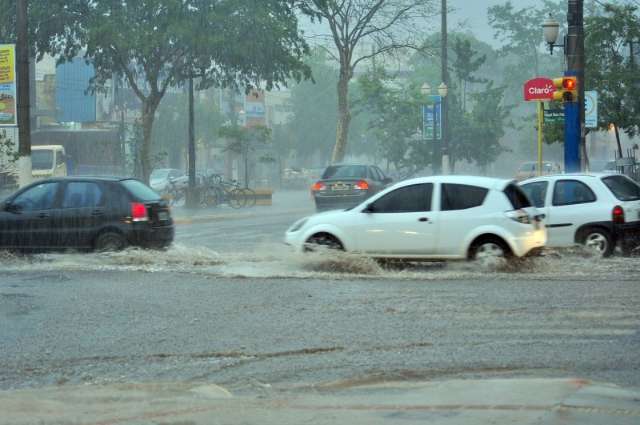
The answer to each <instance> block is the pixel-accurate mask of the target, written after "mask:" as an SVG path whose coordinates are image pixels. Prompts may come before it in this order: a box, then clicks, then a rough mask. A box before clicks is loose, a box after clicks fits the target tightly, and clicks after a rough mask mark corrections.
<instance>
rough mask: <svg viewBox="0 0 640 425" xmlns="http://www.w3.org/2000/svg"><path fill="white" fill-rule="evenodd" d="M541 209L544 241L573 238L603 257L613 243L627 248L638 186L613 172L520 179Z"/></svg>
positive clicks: (562, 243) (637, 231)
mask: <svg viewBox="0 0 640 425" xmlns="http://www.w3.org/2000/svg"><path fill="white" fill-rule="evenodd" d="M520 186H521V187H522V189H523V190H524V191H525V192H526V194H527V196H529V198H530V199H531V200H532V202H533V204H534V205H535V206H536V208H538V209H539V210H540V211H541V212H543V213H544V214H545V224H546V227H547V229H548V233H549V241H548V242H547V245H548V246H550V247H566V246H571V245H574V244H576V243H578V244H584V245H586V246H587V247H590V248H593V249H594V250H595V251H596V252H598V253H599V254H601V255H603V256H609V255H611V253H612V252H613V251H614V249H615V247H616V245H617V244H620V247H621V248H622V251H623V253H629V252H630V251H631V250H632V249H633V248H634V245H637V243H638V240H639V239H638V237H639V236H640V186H639V185H638V184H637V183H635V182H634V181H633V180H631V179H629V178H628V177H626V176H623V175H620V174H613V173H592V174H561V175H555V176H543V177H537V178H533V179H528V180H525V181H523V182H521V183H520Z"/></svg>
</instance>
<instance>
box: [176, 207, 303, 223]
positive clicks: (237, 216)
mask: <svg viewBox="0 0 640 425" xmlns="http://www.w3.org/2000/svg"><path fill="white" fill-rule="evenodd" d="M298 212H300V213H304V212H308V213H310V214H313V212H312V211H309V210H308V209H307V208H305V209H297V210H288V211H281V212H276V211H273V212H271V211H270V212H269V213H268V215H281V214H283V213H286V214H289V213H294V214H295V213H298ZM261 215H265V214H263V213H262V212H250V213H240V214H215V215H201V216H195V217H176V218H174V219H173V223H174V224H187V225H188V224H196V223H207V222H214V221H223V220H231V219H246V218H253V217H258V216H261Z"/></svg>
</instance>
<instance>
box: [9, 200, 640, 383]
mask: <svg viewBox="0 0 640 425" xmlns="http://www.w3.org/2000/svg"><path fill="white" fill-rule="evenodd" d="M257 211H258V212H259V214H258V213H256V214H253V215H251V216H247V215H245V216H243V218H236V219H233V218H231V219H229V218H225V219H221V220H217V221H211V222H209V223H194V224H189V225H181V226H180V227H179V228H178V232H177V237H176V245H177V247H178V248H176V250H174V251H170V252H167V253H151V254H149V253H140V252H131V253H124V254H122V255H120V256H116V257H100V256H87V257H85V256H79V255H76V256H71V257H65V255H59V256H44V257H35V258H18V259H15V258H8V257H4V258H0V267H1V268H2V269H4V270H3V272H2V275H1V278H0V324H1V326H0V389H13V388H24V387H39V386H45V385H64V384H72V383H107V382H151V381H170V382H175V381H203V382H212V383H217V384H221V385H223V386H225V387H228V388H230V389H232V390H234V391H236V392H242V391H251V392H255V391H270V390H273V389H278V388H292V387H297V386H307V385H317V384H322V383H331V382H335V381H341V382H342V381H344V380H347V381H349V382H377V381H381V380H397V379H402V380H413V379H420V380H424V379H440V378H451V377H456V378H458V377H468V378H470V377H474V378H485V377H496V376H499V377H504V376H523V377H580V378H587V379H593V380H597V381H605V382H613V383H618V384H622V385H632V386H640V356H638V353H639V352H640V266H639V265H638V264H639V261H638V259H637V258H631V259H621V258H617V259H612V260H594V259H589V258H586V259H585V258H582V257H580V256H579V255H578V256H575V255H574V256H566V257H562V256H560V257H555V258H554V259H553V260H552V261H551V262H544V261H543V262H541V263H537V264H534V265H533V266H530V265H529V266H526V267H525V268H526V270H502V271H498V272H496V271H494V270H486V269H478V268H470V267H468V266H465V265H463V266H459V265H445V266H426V267H423V266H420V267H417V268H414V269H411V268H410V269H409V270H396V269H380V268H379V266H377V265H375V264H370V263H368V262H367V261H366V260H361V259H350V260H349V261H348V262H346V263H340V261H334V260H332V259H329V260H326V259H321V260H318V261H312V262H310V263H304V262H302V263H301V262H300V261H292V260H291V259H290V258H289V255H290V254H288V252H287V251H286V250H282V247H281V246H280V244H279V241H280V239H281V237H282V232H284V230H285V229H286V227H287V226H288V225H289V224H291V223H292V222H293V221H294V220H295V219H296V218H298V217H299V216H301V215H303V213H304V211H300V208H297V209H296V210H295V211H291V212H289V213H287V212H286V211H284V210H283V211H276V213H275V214H270V213H267V212H266V210H262V211H260V210H257Z"/></svg>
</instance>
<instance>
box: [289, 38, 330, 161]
mask: <svg viewBox="0 0 640 425" xmlns="http://www.w3.org/2000/svg"><path fill="white" fill-rule="evenodd" d="M312 53H313V54H312V55H310V56H308V57H307V58H306V64H307V65H308V66H309V67H310V68H311V72H312V75H313V79H314V81H303V82H301V83H299V84H296V85H294V86H292V87H291V108H292V112H293V117H292V120H291V121H290V122H289V123H288V127H289V128H290V131H291V137H292V139H293V145H294V147H295V151H296V153H297V156H298V158H299V159H300V160H301V161H305V162H307V165H309V166H319V165H324V164H325V163H326V162H327V161H328V158H329V155H330V153H331V148H332V147H333V145H334V144H335V142H336V122H337V119H338V114H337V110H336V105H337V102H338V100H337V94H336V85H337V84H338V76H337V71H336V70H335V69H333V68H332V67H331V66H329V65H328V64H327V56H326V53H325V52H324V51H323V50H320V49H316V50H314V51H313V52H312ZM312 158H318V160H317V161H318V162H320V164H313V163H310V161H312Z"/></svg>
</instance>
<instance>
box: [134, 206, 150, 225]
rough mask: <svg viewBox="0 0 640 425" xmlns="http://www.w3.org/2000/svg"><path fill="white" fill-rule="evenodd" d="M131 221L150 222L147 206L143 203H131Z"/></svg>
mask: <svg viewBox="0 0 640 425" xmlns="http://www.w3.org/2000/svg"><path fill="white" fill-rule="evenodd" d="M131 219H132V220H133V221H149V214H148V213H147V206H146V205H145V204H143V203H141V202H132V203H131Z"/></svg>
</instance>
